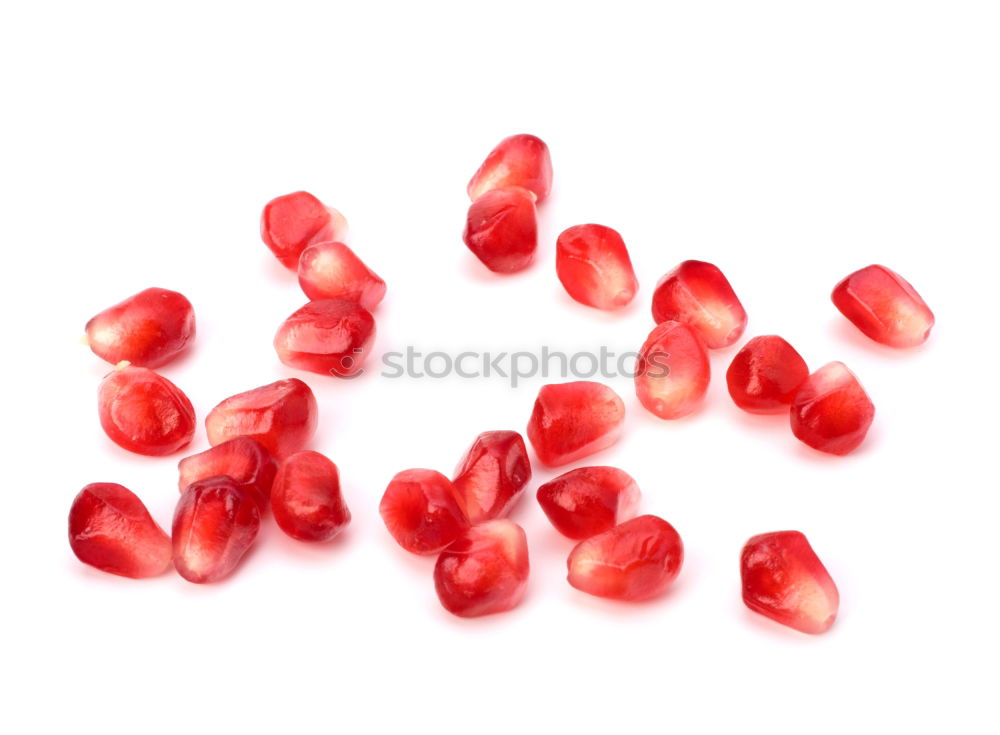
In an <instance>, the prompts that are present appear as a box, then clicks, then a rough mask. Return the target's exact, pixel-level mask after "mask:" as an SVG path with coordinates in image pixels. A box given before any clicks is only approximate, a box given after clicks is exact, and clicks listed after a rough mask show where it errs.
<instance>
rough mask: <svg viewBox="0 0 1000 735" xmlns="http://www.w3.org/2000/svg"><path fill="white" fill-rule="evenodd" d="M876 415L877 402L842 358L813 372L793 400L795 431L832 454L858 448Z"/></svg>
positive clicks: (816, 447) (803, 439)
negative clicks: (874, 401)
mask: <svg viewBox="0 0 1000 735" xmlns="http://www.w3.org/2000/svg"><path fill="white" fill-rule="evenodd" d="M874 418H875V406H874V405H873V404H872V402H871V399H870V398H869V397H868V394H867V393H865V389H864V388H862V387H861V383H859V382H858V379H857V378H856V377H855V375H854V373H852V372H851V371H850V370H848V369H847V366H846V365H844V363H842V362H831V363H829V364H827V365H824V366H823V367H821V368H820V369H819V370H817V371H816V372H815V373H813V374H812V375H810V376H809V377H808V379H806V381H805V382H804V383H803V384H802V386H801V387H800V388H799V390H798V392H797V393H796V394H795V399H794V400H793V401H792V409H791V422H792V433H793V434H795V436H796V437H797V438H798V439H799V440H800V441H802V442H805V443H806V444H808V445H809V446H810V447H812V448H813V449H818V450H819V451H821V452H827V453H829V454H848V453H849V452H852V451H854V450H855V449H857V447H858V445H860V444H861V442H862V441H864V438H865V436H866V435H867V434H868V429H869V428H870V427H871V425H872V421H873V420H874Z"/></svg>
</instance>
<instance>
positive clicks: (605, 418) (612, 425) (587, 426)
mask: <svg viewBox="0 0 1000 735" xmlns="http://www.w3.org/2000/svg"><path fill="white" fill-rule="evenodd" d="M624 423H625V404H624V403H622V399H621V398H619V397H618V394H617V393H615V392H614V391H613V390H611V388H609V387H608V386H606V385H602V384H601V383H593V382H590V381H585V380H581V381H576V382H573V383H556V384H551V385H545V386H542V389H541V390H540V391H539V392H538V398H537V399H535V407H534V410H533V411H532V413H531V419H530V420H529V421H528V439H529V440H530V441H531V446H532V447H534V449H535V453H536V454H537V455H538V458H539V459H540V460H541V461H542V463H543V464H545V465H548V466H549V467H557V466H559V465H564V464H568V463H570V462H575V461H576V460H578V459H582V458H583V457H587V456H589V455H591V454H594V453H595V452H599V451H601V450H602V449H607V448H608V447H610V446H611V445H612V444H614V443H615V442H616V441H618V438H619V437H620V436H621V432H622V426H623V425H624Z"/></svg>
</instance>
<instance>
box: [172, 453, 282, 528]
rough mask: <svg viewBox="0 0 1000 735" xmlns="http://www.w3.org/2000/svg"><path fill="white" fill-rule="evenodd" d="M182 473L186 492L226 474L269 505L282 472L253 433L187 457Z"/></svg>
mask: <svg viewBox="0 0 1000 735" xmlns="http://www.w3.org/2000/svg"><path fill="white" fill-rule="evenodd" d="M177 470H178V471H179V473H180V480H179V481H178V483H177V484H178V487H179V488H180V491H181V492H184V491H185V490H186V489H187V488H188V487H189V486H190V485H192V484H193V483H195V482H197V481H198V480H204V479H206V478H209V477H217V476H219V475H225V476H227V477H229V478H230V479H231V480H232V481H233V482H235V483H236V484H237V485H238V486H239V487H240V488H241V489H242V490H244V491H245V492H247V493H249V494H250V495H251V496H252V497H253V498H254V499H255V500H256V501H257V504H258V505H260V507H261V510H263V509H264V508H266V507H267V502H268V500H269V499H270V497H271V486H272V485H273V484H274V477H275V475H276V474H277V473H278V463H277V462H276V461H275V460H274V457H272V456H271V453H270V452H268V451H267V449H265V448H264V446H263V445H262V444H261V443H260V442H259V441H257V440H256V439H253V438H251V437H249V436H238V437H236V438H235V439H230V440H229V441H225V442H222V444H219V445H218V446H215V447H212V448H211V449H206V450H205V451H204V452H200V453H199V454H193V455H191V456H190V457H185V458H184V459H182V460H181V461H180V462H179V463H178V464H177Z"/></svg>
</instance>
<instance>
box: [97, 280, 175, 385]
mask: <svg viewBox="0 0 1000 735" xmlns="http://www.w3.org/2000/svg"><path fill="white" fill-rule="evenodd" d="M194 334H195V325H194V308H193V307H192V306H191V302H190V301H188V300H187V299H186V298H184V296H183V295H181V294H179V293H177V292H176V291H168V290H167V289H165V288H147V289H146V290H145V291H140V292H139V293H137V294H135V295H134V296H129V297H128V298H127V299H125V300H124V301H122V302H121V303H118V304H115V305H114V306H111V307H109V308H107V309H105V310H104V311H102V312H101V313H100V314H98V315H97V316H95V317H94V318H93V319H91V320H90V321H89V322H87V344H88V345H89V346H90V349H91V350H92V351H93V352H94V354H95V355H97V356H98V357H100V358H101V359H102V360H107V361H108V362H110V363H111V364H112V365H117V364H118V363H120V362H123V361H125V362H130V363H132V364H133V365H137V366H139V367H150V368H152V367H159V366H160V365H164V364H166V363H168V362H170V361H171V360H172V359H174V358H175V357H176V356H177V355H178V354H180V353H181V352H183V351H184V348H186V347H187V346H188V345H189V344H190V343H191V341H192V340H193V339H194Z"/></svg>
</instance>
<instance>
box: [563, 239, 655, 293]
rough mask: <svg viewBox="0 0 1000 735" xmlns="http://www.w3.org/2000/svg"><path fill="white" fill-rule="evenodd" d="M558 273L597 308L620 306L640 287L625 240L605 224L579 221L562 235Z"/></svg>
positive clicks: (570, 290) (569, 290) (567, 286)
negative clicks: (581, 223) (582, 223)
mask: <svg viewBox="0 0 1000 735" xmlns="http://www.w3.org/2000/svg"><path fill="white" fill-rule="evenodd" d="M556 274H557V275H558V276H559V281H560V282H561V283H562V285H563V287H564V288H565V289H566V292H567V293H568V294H569V295H570V296H572V297H573V298H574V299H576V300H577V301H579V302H580V303H581V304H586V305H587V306H593V307H594V308H595V309H606V310H612V309H620V308H621V307H623V306H625V305H627V304H628V303H630V302H631V301H632V299H633V297H635V292H636V291H637V290H638V289H639V282H638V281H637V280H636V277H635V271H633V270H632V260H631V259H630V258H629V255H628V250H626V249H625V241H624V240H622V238H621V235H619V234H618V233H617V232H616V231H615V230H612V229H611V228H610V227H605V226H604V225H576V226H575V227H570V228H569V229H568V230H564V231H563V233H562V234H561V235H559V238H558V239H557V240H556Z"/></svg>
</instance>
